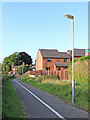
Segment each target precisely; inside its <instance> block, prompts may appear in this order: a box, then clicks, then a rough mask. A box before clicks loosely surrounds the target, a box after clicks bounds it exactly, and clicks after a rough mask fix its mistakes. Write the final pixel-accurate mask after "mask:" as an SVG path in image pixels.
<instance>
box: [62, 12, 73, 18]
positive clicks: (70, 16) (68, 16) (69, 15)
mask: <svg viewBox="0 0 90 120" xmlns="http://www.w3.org/2000/svg"><path fill="white" fill-rule="evenodd" d="M64 17H66V18H69V19H73V18H74V16H72V15H71V14H67V13H66V14H65V15H64Z"/></svg>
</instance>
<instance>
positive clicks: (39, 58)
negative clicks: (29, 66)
mask: <svg viewBox="0 0 90 120" xmlns="http://www.w3.org/2000/svg"><path fill="white" fill-rule="evenodd" d="M42 60H43V58H42V55H41V53H40V50H39V51H38V54H37V59H36V70H42V69H43V68H42V67H43V65H42V64H43V61H42Z"/></svg>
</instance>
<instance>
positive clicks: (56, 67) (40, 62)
mask: <svg viewBox="0 0 90 120" xmlns="http://www.w3.org/2000/svg"><path fill="white" fill-rule="evenodd" d="M69 61H70V56H69V55H68V54H67V52H58V50H57V49H39V50H38V54H37V59H36V61H35V63H36V70H49V71H60V70H67V69H68V62H69Z"/></svg>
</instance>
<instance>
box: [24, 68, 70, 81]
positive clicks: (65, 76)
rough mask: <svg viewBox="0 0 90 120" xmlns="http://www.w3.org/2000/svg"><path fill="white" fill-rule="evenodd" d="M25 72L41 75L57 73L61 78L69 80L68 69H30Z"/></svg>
mask: <svg viewBox="0 0 90 120" xmlns="http://www.w3.org/2000/svg"><path fill="white" fill-rule="evenodd" d="M25 74H27V75H40V76H50V75H57V76H58V78H59V79H62V80H68V70H64V71H47V70H38V71H28V72H26V73H25Z"/></svg>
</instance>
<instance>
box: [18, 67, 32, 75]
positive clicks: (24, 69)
mask: <svg viewBox="0 0 90 120" xmlns="http://www.w3.org/2000/svg"><path fill="white" fill-rule="evenodd" d="M22 67H23V73H25V72H27V71H28V70H29V69H30V66H29V65H21V66H19V67H18V68H17V74H19V75H22Z"/></svg>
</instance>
